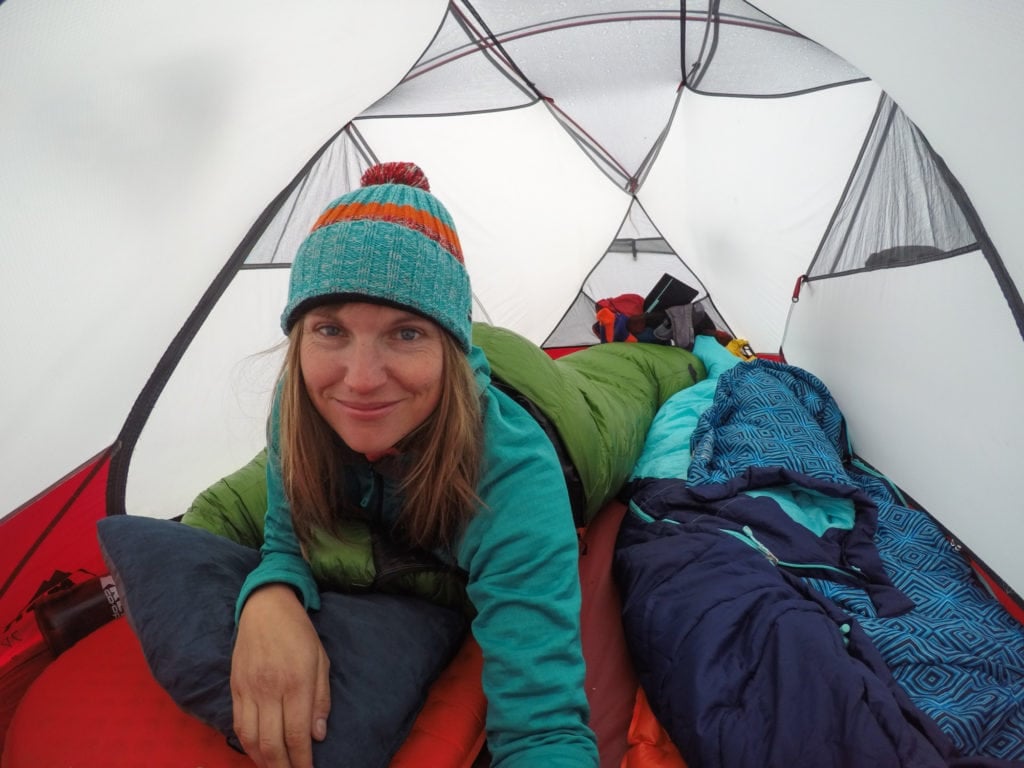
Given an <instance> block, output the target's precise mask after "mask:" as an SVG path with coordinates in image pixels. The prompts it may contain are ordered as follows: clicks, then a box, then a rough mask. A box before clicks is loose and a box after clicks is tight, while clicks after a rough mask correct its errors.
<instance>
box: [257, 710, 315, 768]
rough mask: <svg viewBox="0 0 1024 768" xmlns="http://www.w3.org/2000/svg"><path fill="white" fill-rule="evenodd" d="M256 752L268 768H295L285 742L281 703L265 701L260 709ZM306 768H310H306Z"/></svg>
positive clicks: (306, 767) (307, 767)
mask: <svg viewBox="0 0 1024 768" xmlns="http://www.w3.org/2000/svg"><path fill="white" fill-rule="evenodd" d="M256 751H257V752H258V753H259V755H260V757H261V758H262V759H263V763H264V765H265V766H266V768H293V766H292V764H291V762H290V761H289V759H288V748H287V747H286V746H285V742H284V709H283V707H282V702H280V701H274V700H270V701H264V702H262V703H261V704H260V708H259V738H258V739H257V743H256ZM304 768H309V766H305V767H304Z"/></svg>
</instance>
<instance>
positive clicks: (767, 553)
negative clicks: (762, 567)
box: [743, 525, 779, 565]
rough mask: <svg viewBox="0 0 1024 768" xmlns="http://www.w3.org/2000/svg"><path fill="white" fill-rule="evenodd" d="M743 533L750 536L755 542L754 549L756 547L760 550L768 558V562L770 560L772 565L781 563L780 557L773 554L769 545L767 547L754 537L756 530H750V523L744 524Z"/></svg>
mask: <svg viewBox="0 0 1024 768" xmlns="http://www.w3.org/2000/svg"><path fill="white" fill-rule="evenodd" d="M743 533H745V534H746V535H747V538H749V539H750V541H751V542H753V545H754V549H756V550H757V551H758V552H760V553H761V554H762V555H764V556H765V557H767V558H768V562H770V563H771V564H772V565H778V564H779V558H777V557H776V556H775V555H774V554H772V551H771V550H770V549H768V547H766V546H765V545H764V544H762V543H761V542H760V541H758V540H757V539H756V538H755V537H754V532H753V531H752V530H750V526H749V525H744V526H743Z"/></svg>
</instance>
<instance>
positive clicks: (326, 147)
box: [0, 0, 1024, 768]
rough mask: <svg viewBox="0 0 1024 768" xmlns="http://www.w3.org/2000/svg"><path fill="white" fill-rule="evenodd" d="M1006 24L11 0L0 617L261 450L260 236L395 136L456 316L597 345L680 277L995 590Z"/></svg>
mask: <svg viewBox="0 0 1024 768" xmlns="http://www.w3.org/2000/svg"><path fill="white" fill-rule="evenodd" d="M397 6H400V7H397ZM1022 32H1024V8H1022V7H1021V6H1020V5H1019V4H1017V3H1015V2H1014V0H993V1H992V2H989V3H986V4H985V5H984V6H977V5H973V6H968V5H964V4H961V3H954V2H945V1H943V2H934V0H928V1H927V2H926V0H906V1H905V2H901V3H899V4H896V5H895V6H893V5H891V4H885V5H883V4H882V3H880V2H874V3H857V4H850V3H842V2H840V1H839V0H827V1H825V2H818V3H814V4H808V3H802V2H798V0H759V2H757V3H755V4H750V3H746V2H742V1H741V0H712V2H703V3H691V2H684V3H679V2H667V1H666V0H654V1H653V2H645V3H643V4H638V3H635V2H629V1H626V0H602V1H601V2H597V3H595V2H592V1H588V2H561V3H557V4H547V5H544V6H543V7H542V6H541V4H535V3H530V4H520V3H503V2H498V1H497V0H451V2H447V1H446V0H429V1H427V0H415V1H413V0H406V1H404V2H401V3H388V4H370V3H357V2H354V0H353V1H351V2H349V1H347V2H340V3H339V2H332V1H330V0H309V1H308V2H304V3H301V4H293V5H292V6H289V8H288V9H287V10H284V9H283V8H281V7H277V6H275V5H274V4H266V3H256V4H253V3H241V2H238V1H236V0H229V1H228V2H221V3H217V4H216V5H215V6H210V5H209V4H200V3H198V2H195V0H188V1H187V2H180V3H175V4H173V5H167V4H163V3H157V2H154V1H153V0H143V1H142V2H136V3H132V4H129V5H123V4H116V5H115V4H113V3H110V2H105V1H101V0H91V1H90V2H87V3H78V4H75V5H74V6H73V7H70V6H65V5H63V4H60V3H53V2H41V1H40V0H33V2H27V0H6V2H3V3H2V4H0V82H2V84H3V85H2V88H0V101H2V104H3V114H4V119H3V120H2V121H0V167H2V168H3V169H4V174H3V175H4V180H5V183H4V185H3V189H2V190H0V197H2V198H3V204H2V205H0V243H2V248H3V250H2V254H0V259H2V260H3V264H4V270H3V272H4V275H5V279H4V280H3V281H2V284H0V297H2V306H3V307H4V310H5V315H6V316H7V318H8V319H9V322H8V324H7V326H6V327H5V329H4V330H3V331H2V333H0V358H2V359H3V360H5V361H6V365H7V374H6V375H5V376H3V377H2V378H3V383H2V394H3V396H2V397H0V424H2V427H3V431H4V434H5V436H6V437H5V440H4V441H3V442H2V443H0V465H2V466H3V467H4V470H3V473H2V474H3V477H4V481H3V483H2V484H0V513H4V514H5V516H4V517H3V519H2V520H0V528H2V532H0V626H3V627H5V630H4V631H5V642H6V643H7V645H8V646H11V644H12V642H13V641H12V640H11V637H12V635H11V632H12V631H13V630H12V627H15V625H16V622H17V621H18V620H19V618H20V617H22V616H23V614H24V612H25V609H26V608H27V607H29V606H30V605H31V603H32V601H33V600H34V599H35V598H37V597H38V596H39V593H40V590H41V585H43V587H46V585H47V584H48V583H49V584H50V585H51V586H52V584H53V582H52V580H53V579H54V577H55V575H56V574H64V575H65V576H67V575H69V574H75V573H78V572H89V573H103V572H104V563H103V560H102V557H101V555H100V552H99V548H98V546H97V543H96V534H95V528H96V521H97V520H98V519H100V518H103V517H105V516H108V515H118V514H123V513H127V514H129V515H140V516H147V517H153V518H161V519H171V518H175V517H177V516H179V515H181V514H182V512H183V511H184V510H185V509H186V508H188V506H189V504H190V502H191V501H192V500H193V498H194V497H195V496H196V494H197V493H198V492H199V491H200V490H202V489H203V488H205V487H207V486H209V485H211V484H212V483H214V482H216V481H217V480H218V479H220V478H222V477H224V476H225V475H227V474H229V473H230V472H232V471H234V470H235V469H237V468H238V467H240V466H242V465H243V464H245V463H246V462H247V461H248V460H249V459H251V458H252V456H253V455H254V454H255V453H256V452H257V451H259V450H260V448H261V447H262V446H263V445H264V443H265V428H266V414H267V410H268V404H269V401H270V395H271V392H272V389H273V385H274V380H275V377H276V375H277V372H278V369H279V367H280V362H281V358H282V354H283V347H282V338H281V333H280V328H279V326H278V315H279V312H280V309H281V307H283V306H284V303H285V295H286V292H287V285H288V267H289V264H290V260H291V257H292V255H293V254H294V253H295V250H296V248H297V246H298V243H299V242H300V241H301V239H302V238H303V237H304V235H305V233H306V232H308V230H309V227H310V224H311V222H312V221H313V220H314V219H315V218H316V216H317V215H318V214H319V212H320V211H321V210H322V209H323V208H324V206H325V205H326V204H327V203H328V202H329V201H330V200H332V199H334V198H335V197H337V196H338V195H340V194H342V193H344V192H346V191H348V190H350V189H353V188H355V187H356V186H358V183H359V177H360V175H361V173H362V171H363V170H365V169H366V168H367V167H368V166H369V165H370V164H372V163H373V162H376V161H388V160H411V161H414V162H416V163H417V164H419V165H420V166H421V167H422V168H423V169H424V170H425V172H426V174H427V175H428V177H429V179H430V183H431V188H432V191H433V192H434V193H435V194H436V195H437V196H438V197H439V198H440V199H441V200H443V201H444V202H445V204H446V205H447V206H448V207H449V209H450V210H451V212H452V215H453V218H454V219H455V221H456V222H458V230H459V236H460V238H461V240H462V243H463V247H464V251H465V254H466V265H467V269H468V271H469V273H470V277H471V280H472V286H473V294H474V320H476V321H481V322H485V323H489V324H492V325H496V326H501V327H504V328H509V329H511V330H513V331H515V332H516V333H518V334H521V335H522V336H523V337H525V338H527V339H529V340H530V341H532V342H534V343H535V344H537V345H540V346H542V347H544V348H546V349H549V350H552V351H553V352H554V351H555V350H559V349H561V348H567V347H571V348H576V347H581V346H587V345H594V344H596V343H597V341H598V340H597V338H596V337H595V334H594V332H593V330H592V328H591V326H592V325H593V323H594V310H595V303H596V302H597V301H598V300H599V299H602V298H606V297H611V296H616V295H619V294H625V293H637V294H641V295H643V294H646V293H647V291H648V290H649V289H650V288H651V287H652V286H653V285H654V284H655V282H656V281H657V280H658V279H659V278H660V277H661V276H662V275H663V274H666V273H667V274H671V275H673V276H675V277H676V278H678V279H680V280H682V281H683V282H685V283H686V284H688V285H690V286H692V287H694V288H696V289H697V290H698V298H697V301H700V302H702V303H703V305H704V306H705V307H706V308H707V310H708V312H709V313H710V315H711V316H712V317H713V318H714V319H715V322H716V325H718V327H720V328H724V329H726V330H728V331H729V333H730V334H731V335H733V336H735V337H737V338H741V339H746V340H748V341H749V343H750V345H751V346H752V348H753V349H754V350H755V352H761V353H771V354H781V355H783V356H784V359H785V361H786V362H787V363H790V364H792V365H795V366H800V367H802V368H804V369H806V370H808V371H811V372H812V373H813V374H815V375H816V376H817V377H819V378H820V379H821V380H822V381H823V382H824V383H825V384H826V385H827V386H828V388H829V390H830V391H831V393H832V395H833V396H834V397H835V399H836V401H837V402H838V404H839V406H840V407H841V408H842V412H843V414H844V415H845V418H846V421H847V424H848V429H849V433H850V435H851V436H852V441H853V447H854V450H855V452H856V454H857V456H858V457H859V458H860V459H862V460H863V461H864V462H866V463H867V464H868V465H870V466H871V467H873V468H875V469H876V470H877V471H879V472H881V473H883V474H884V475H885V476H886V477H887V478H889V479H890V480H891V481H892V483H893V484H895V485H896V486H898V487H899V488H900V489H901V490H902V491H903V492H904V493H905V494H906V495H907V496H908V497H909V498H910V499H912V500H913V502H915V504H916V505H919V506H920V507H922V508H923V509H925V510H927V512H928V513H929V514H930V515H931V516H932V517H933V518H934V519H935V520H936V521H937V522H938V524H939V525H940V526H941V527H942V529H943V530H944V531H945V532H946V534H947V535H948V537H949V538H950V540H951V541H952V542H953V545H954V546H955V547H956V548H958V549H962V550H963V551H964V552H965V553H966V554H967V555H968V556H969V558H970V559H971V561H972V562H973V563H974V564H975V565H976V566H977V567H978V568H979V569H980V570H981V571H982V572H983V573H984V574H985V576H986V577H987V578H988V579H989V580H990V581H991V582H992V584H993V585H994V588H995V589H996V591H997V592H999V593H1000V595H1001V597H1002V599H1003V600H1004V602H1005V603H1006V605H1007V606H1009V607H1010V609H1011V610H1014V611H1017V612H1018V614H1019V611H1020V598H1019V593H1021V592H1022V590H1024V560H1022V558H1020V556H1019V553H1018V552H1017V551H1016V543H1017V542H1018V541H1020V540H1022V538H1024V516H1022V515H1021V514H1020V501H1019V493H1018V487H1017V484H1016V482H1015V479H1014V478H1015V476H1016V472H1017V471H1019V469H1018V464H1019V461H1020V457H1021V456H1024V407H1022V405H1021V401H1020V384H1019V383H1020V382H1021V381H1024V302H1022V299H1021V294H1020V290H1019V287H1018V286H1020V285H1021V284H1024V234H1022V229H1021V227H1020V215H1019V208H1020V201H1021V200H1022V199H1024V188H1022V185H1024V149H1022V146H1021V142H1020V140H1019V137H1018V134H1019V129H1018V127H1019V126H1020V125H1021V123H1022V122H1024V100H1021V99H1019V98H1016V97H1014V95H1013V94H1014V92H1015V91H1014V88H1013V86H1012V85H1007V81H1008V80H1009V81H1012V80H1013V78H1014V75H1015V74H1017V73H1021V72H1024V50H1022V49H1021V47H1020V45H1019V44H1018V43H1017V40H1019V36H1020V34H1021V33H1022ZM58 209H59V210H58ZM55 211H56V212H58V213H59V214H60V215H59V216H57V215H55ZM794 286H795V287H794ZM42 591H45V589H43V590H42ZM0 650H2V649H0ZM12 653H13V652H12ZM15 661H17V659H15V658H14V656H13V655H11V654H9V657H8V658H7V659H6V665H7V666H6V668H3V667H0V676H2V675H4V674H5V671H6V672H10V671H11V670H13V669H14V668H15V666H16V665H15ZM36 673H38V670H36ZM0 679H3V678H2V677H0ZM16 704H17V701H14V700H11V701H10V702H9V703H8V702H5V703H4V705H3V707H2V709H3V710H4V712H6V713H7V715H6V716H7V718H8V719H9V716H10V714H9V713H10V712H11V711H13V709H14V707H15V706H16ZM0 714H3V712H0ZM3 725H4V726H6V723H4V724H3ZM0 743H2V742H0ZM5 768H6V764H5Z"/></svg>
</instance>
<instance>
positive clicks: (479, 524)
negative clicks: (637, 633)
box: [236, 346, 598, 768]
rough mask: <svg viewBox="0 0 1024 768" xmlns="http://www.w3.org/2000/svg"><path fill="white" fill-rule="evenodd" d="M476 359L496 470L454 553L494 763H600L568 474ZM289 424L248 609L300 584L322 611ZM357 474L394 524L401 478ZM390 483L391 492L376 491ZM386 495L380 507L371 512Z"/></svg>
mask: <svg viewBox="0 0 1024 768" xmlns="http://www.w3.org/2000/svg"><path fill="white" fill-rule="evenodd" d="M469 360H470V364H471V365H472V367H473V370H474V374H475V376H476V381H477V385H478V387H479V388H480V390H481V392H482V394H483V398H482V410H483V423H484V465H483V468H482V473H481V480H480V483H479V487H478V489H477V492H478V495H479V497H480V499H481V501H482V504H481V506H480V509H479V510H478V511H477V514H476V515H475V517H474V518H473V519H472V520H471V521H470V523H469V524H468V525H467V526H466V529H465V531H464V532H463V534H462V536H461V539H460V540H459V542H458V544H457V546H456V547H455V552H454V557H455V561H456V562H457V564H458V566H459V567H460V568H462V569H463V570H465V571H466V573H467V574H468V584H467V588H466V589H467V593H468V595H469V599H470V600H471V602H472V603H473V607H474V608H475V610H476V616H475V617H474V619H473V624H472V631H473V635H474V637H475V638H476V640H477V642H478V643H479V644H480V648H481V650H482V651H483V657H484V666H483V689H484V693H485V695H486V697H487V726H486V727H487V742H488V748H489V749H490V752H491V756H492V765H493V766H494V767H495V768H526V767H527V766H531V767H532V766H545V767H546V768H561V766H565V767H566V768H570V767H571V768H586V766H596V765H597V764H598V756H597V742H596V738H595V736H594V734H593V732H592V731H591V730H590V728H589V726H588V725H587V721H588V718H589V708H588V704H587V699H586V691H585V688H584V674H585V668H584V662H583V653H582V649H581V644H580V584H579V574H578V555H579V550H578V543H577V537H576V530H575V528H574V525H573V520H572V513H571V510H570V504H569V497H568V493H567V491H566V487H565V482H564V479H563V474H562V470H561V468H560V466H559V462H558V458H557V456H556V454H555V451H554V448H553V447H552V445H551V443H550V441H549V440H548V438H547V436H546V435H545V434H544V432H543V431H542V430H541V428H540V427H539V425H538V424H537V423H536V422H535V421H534V419H533V418H532V417H531V416H530V415H529V414H528V413H527V412H526V411H525V410H524V409H523V408H522V407H520V406H519V405H518V404H516V403H515V402H514V401H513V400H512V399H511V398H509V397H508V396H507V395H505V394H504V393H502V392H500V391H499V390H497V389H496V388H495V387H494V386H492V385H491V378H490V366H489V365H488V363H487V359H486V357H485V356H484V353H483V351H482V350H481V349H480V348H479V347H475V346H474V347H473V348H472V350H471V351H470V356H469ZM277 426H278V422H277V407H276V403H275V407H274V409H273V413H272V416H271V428H270V439H269V441H268V443H269V445H268V460H267V494H268V498H267V504H268V509H267V516H266V521H265V526H264V544H263V547H262V548H261V550H260V551H261V561H260V564H259V565H258V566H257V567H256V569H255V570H254V571H253V572H252V573H251V574H249V576H248V578H247V579H246V581H245V583H244V585H243V586H242V590H241V593H240V594H239V597H238V603H237V606H236V616H237V615H238V613H240V612H241V608H242V605H243V604H244V603H245V600H246V599H247V598H248V597H249V595H250V594H252V592H253V590H255V589H258V588H259V587H261V586H264V585H266V584H271V583H285V584H289V585H291V586H292V587H293V588H294V589H295V590H296V591H297V592H298V594H299V595H301V598H302V601H303V603H304V604H305V606H306V608H307V610H317V609H319V607H320V597H319V594H318V591H317V585H316V582H315V580H314V578H313V574H312V571H311V570H310V567H309V564H308V563H307V562H306V561H305V560H304V559H303V557H302V553H301V551H300V548H299V543H298V540H297V538H296V536H295V532H294V529H293V528H292V522H291V514H290V511H289V506H288V502H287V500H286V499H285V497H284V491H283V485H282V482H281V464H280V454H279V447H278V429H277ZM355 471H358V472H360V473H361V475H360V477H359V478H358V481H359V486H360V488H361V489H362V490H363V491H364V492H362V493H360V496H361V498H360V499H354V501H356V502H357V503H360V506H363V507H364V508H366V509H367V511H368V512H371V513H373V514H379V515H380V516H381V519H382V521H383V522H384V523H386V524H388V523H392V522H393V521H394V520H395V519H396V517H397V515H398V513H399V501H400V499H399V497H398V494H397V490H396V487H395V486H396V484H397V481H396V480H394V479H393V478H391V477H388V475H387V474H381V473H379V472H375V471H374V470H373V468H372V466H366V467H362V468H356V469H355ZM378 484H383V489H382V492H376V489H377V485H378ZM371 491H374V492H371ZM377 499H379V500H382V501H381V502H379V505H380V507H379V508H378V509H376V510H374V509H371V508H369V507H368V505H369V504H372V503H373V501H372V500H377ZM331 716H332V717H344V713H341V712H334V713H332V715H331Z"/></svg>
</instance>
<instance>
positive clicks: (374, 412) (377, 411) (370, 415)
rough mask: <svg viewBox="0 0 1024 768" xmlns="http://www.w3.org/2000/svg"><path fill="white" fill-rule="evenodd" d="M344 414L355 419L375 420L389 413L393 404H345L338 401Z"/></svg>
mask: <svg viewBox="0 0 1024 768" xmlns="http://www.w3.org/2000/svg"><path fill="white" fill-rule="evenodd" d="M338 402H339V405H341V408H342V410H343V411H345V413H347V414H349V415H350V416H352V417H353V418H356V419H375V418H378V417H380V416H383V415H384V414H386V413H389V412H390V411H391V410H392V409H393V408H394V407H395V403H346V402H342V401H338Z"/></svg>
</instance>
